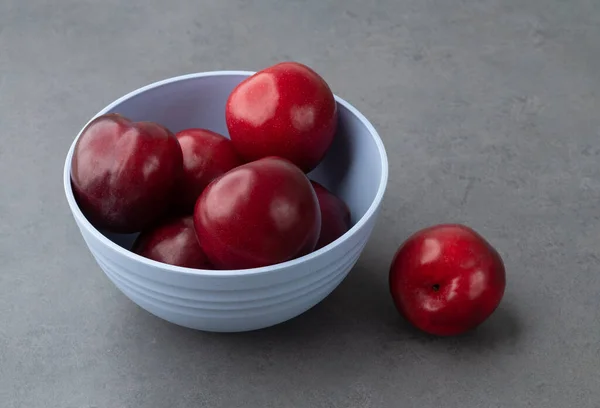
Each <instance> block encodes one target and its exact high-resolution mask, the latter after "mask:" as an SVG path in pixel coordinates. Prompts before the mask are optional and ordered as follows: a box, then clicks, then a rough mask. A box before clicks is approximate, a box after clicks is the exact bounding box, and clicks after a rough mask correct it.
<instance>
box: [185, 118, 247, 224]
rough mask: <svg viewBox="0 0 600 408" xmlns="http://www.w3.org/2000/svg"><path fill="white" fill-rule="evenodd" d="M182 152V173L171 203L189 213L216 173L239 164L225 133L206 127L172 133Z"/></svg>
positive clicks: (222, 172)
mask: <svg viewBox="0 0 600 408" xmlns="http://www.w3.org/2000/svg"><path fill="white" fill-rule="evenodd" d="M175 137H176V138H177V140H178V141H179V145H180V146H181V151H182V152H183V174H182V176H181V178H180V180H179V183H178V187H177V192H176V197H175V205H177V206H178V208H179V209H180V210H181V211H182V212H185V213H189V214H191V213H192V212H193V210H194V205H195V204H196V200H197V199H198V197H200V194H202V191H204V189H205V188H206V186H207V185H208V184H209V183H210V182H211V181H213V180H214V179H215V178H217V177H218V176H220V175H222V174H225V173H227V172H228V171H229V170H231V169H233V168H234V167H237V166H240V165H241V164H242V161H241V159H240V158H239V156H238V154H237V153H236V151H235V149H234V147H233V144H232V143H231V141H230V140H229V139H227V138H226V137H225V136H222V135H220V134H218V133H215V132H212V131H210V130H207V129H186V130H182V131H181V132H179V133H177V134H176V135H175Z"/></svg>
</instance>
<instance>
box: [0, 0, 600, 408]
mask: <svg viewBox="0 0 600 408" xmlns="http://www.w3.org/2000/svg"><path fill="white" fill-rule="evenodd" d="M282 59H295V60H299V61H302V62H304V63H307V64H309V65H311V66H313V67H314V68H315V69H316V70H317V71H318V72H320V73H321V74H322V75H323V76H324V77H325V78H326V79H327V80H328V81H329V82H330V84H331V86H332V87H333V89H334V90H335V92H336V93H338V94H339V95H340V96H342V97H344V98H346V99H348V100H349V101H351V102H352V103H353V104H355V105H356V106H357V107H358V108H359V109H360V110H362V111H363V112H364V113H365V114H366V115H367V116H368V117H369V118H370V119H371V120H372V121H373V122H374V124H375V125H376V127H377V128H378V129H379V131H380V133H381V135H382V137H383V139H384V141H385V143H386V146H387V149H388V153H389V157H390V184H389V190H388V193H387V196H386V199H385V205H384V210H383V213H382V215H381V219H380V222H379V224H378V227H377V228H376V230H375V232H374V234H373V238H372V240H371V242H370V244H369V245H368V247H367V249H366V251H365V253H364V255H363V256H362V258H361V259H360V261H359V264H358V265H357V266H356V268H355V270H354V271H353V272H352V273H351V275H350V276H349V277H348V279H347V280H346V281H345V282H344V283H343V284H342V285H341V286H340V287H339V289H338V290H336V291H335V292H334V293H333V294H332V295H331V296H330V297H329V298H328V299H326V301H324V302H323V303H322V304H320V305H319V306H317V307H316V308H314V309H313V310H311V311H309V312H308V313H306V314H305V315H303V316H301V317H299V318H297V319H295V320H293V321H290V322H288V323H286V324H283V325H280V326H278V327H275V328H272V329H268V330H263V331H259V332H254V333H247V334H238V335H217V334H204V333H199V332H193V331H189V330H184V329H181V328H178V327H175V326H172V325H169V324H167V323H164V322H162V321H160V320H158V319H157V318H154V317H152V316H150V315H148V314H147V313H145V312H144V311H142V310H140V309H139V308H138V307H136V306H135V305H134V304H132V303H131V302H130V301H129V300H127V299H126V298H125V297H124V296H123V295H121V294H120V293H119V292H118V291H117V290H116V289H115V288H114V287H113V286H112V284H111V283H110V282H109V281H108V280H107V279H106V278H105V277H104V275H103V274H102V273H101V271H100V269H99V268H98V267H97V266H96V264H95V263H94V261H93V259H92V258H91V256H90V255H89V253H88V252H87V250H86V247H85V245H84V243H83V241H82V239H81V238H80V236H79V234H78V231H77V229H76V227H75V224H74V222H73V221H72V219H71V216H70V214H69V211H68V208H67V205H66V202H65V200H64V198H63V192H62V184H61V183H62V182H61V175H62V166H63V160H64V156H65V154H66V152H67V149H68V146H69V144H70V143H71V141H72V139H73V138H74V137H75V135H76V134H77V132H78V130H79V129H80V127H81V126H82V125H83V124H84V123H85V122H86V121H87V120H88V118H89V117H90V116H92V115H93V114H94V113H95V112H97V111H98V110H99V109H101V108H102V107H103V106H105V105H106V104H107V103H109V102H110V101H112V100H114V99H115V98H117V97H119V96H121V95H122V94H124V93H126V92H128V91H131V90H133V89H135V88H137V87H139V86H141V85H145V84H147V83H150V82H152V81H155V80H159V79H163V78H166V77H169V76H174V75H178V74H182V73H188V72H196V71H204V70H215V69H259V68H261V67H264V66H267V65H270V64H271V63H274V62H276V61H279V60H282ZM599 92H600V2H598V1H596V0H569V1H564V0H502V1H500V0H332V1H326V0H304V1H300V0H294V1H292V0H289V1H282V0H260V1H256V2H247V1H245V0H220V1H217V0H213V1H198V0H194V1H193V0H175V1H173V2H172V3H168V2H166V1H159V0H148V1H144V2H133V1H124V0H104V1H94V0H55V1H52V2H50V1H45V0H24V1H18V0H1V1H0V142H1V143H0V186H1V188H0V263H1V266H0V271H1V272H0V406H2V407H3V408H37V407H43V408H45V407H56V408H90V407H98V408H104V407H106V408H129V407H157V408H163V407H169V408H179V407H180V408H187V407H215V408H219V407H223V408H225V407H242V406H244V407H263V408H265V407H394V408H395V407H419V408H429V407H445V408H459V407H460V408H464V407H507V408H509V407H510V408H515V407H556V408H565V407H578V408H587V407H598V406H600V354H599V353H600V352H599V349H600V296H598V292H599V291H600V249H599V244H600V215H599V214H600V207H599V205H600V200H599V198H600V115H599V113H600V110H599V109H600V103H599V102H600V99H599ZM446 221H453V222H464V223H467V224H469V225H471V226H473V227H474V228H476V229H477V230H479V231H480V232H481V233H482V234H484V235H485V236H486V237H487V238H488V239H489V240H490V241H491V242H492V243H493V244H494V245H495V246H496V247H497V248H498V250H499V251H500V252H501V253H502V255H503V257H504V259H505V262H506V266H507V270H508V287H507V293H506V297H505V299H504V301H503V304H502V306H501V308H500V310H498V312H497V313H496V314H495V315H494V316H493V317H492V318H491V319H490V320H489V321H488V322H487V323H486V324H484V325H483V326H482V327H481V328H480V329H479V330H477V331H475V332H473V333H471V334H469V335H466V336H463V337H461V338H455V339H432V338H428V337H426V336H423V335H420V334H418V333H416V332H415V331H413V330H411V329H410V328H409V327H407V325H406V324H405V323H403V322H402V320H401V319H400V318H399V317H398V315H397V313H396V312H395V310H394V308H393V305H392V303H391V300H390V298H389V296H388V292H387V281H386V279H387V268H388V264H389V261H390V259H391V256H392V255H393V252H394V250H395V248H396V247H397V245H399V244H400V243H401V242H402V241H403V240H404V239H405V238H406V237H407V236H408V235H409V234H410V233H411V232H413V231H415V230H416V229H419V228H421V227H423V226H426V225H429V224H433V223H437V222H446Z"/></svg>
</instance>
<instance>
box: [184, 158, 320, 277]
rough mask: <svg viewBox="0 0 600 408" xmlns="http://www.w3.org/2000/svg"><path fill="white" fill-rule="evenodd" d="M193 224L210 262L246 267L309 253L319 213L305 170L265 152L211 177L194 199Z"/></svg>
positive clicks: (313, 245)
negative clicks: (222, 173)
mask: <svg viewBox="0 0 600 408" xmlns="http://www.w3.org/2000/svg"><path fill="white" fill-rule="evenodd" d="M194 225H195V227H196V233H197V234H198V238H199V241H200V245H201V246H202V248H203V250H204V252H205V253H206V255H207V256H208V258H209V259H210V261H211V263H212V264H213V265H215V266H216V267H217V268H219V269H246V268H255V267H260V266H267V265H273V264H276V263H280V262H284V261H288V260H291V259H293V258H296V257H299V256H302V255H305V254H308V253H309V252H311V251H312V250H313V249H314V248H315V246H316V244H317V240H318V238H319V231H320V228H321V214H320V211H319V203H318V201H317V196H316V194H315V192H314V190H313V188H312V186H311V184H310V181H309V180H308V178H307V177H306V176H305V174H304V173H303V172H302V171H301V170H300V169H299V168H298V167H296V166H295V165H293V164H292V163H290V162H289V161H287V160H285V159H281V158H277V157H268V158H264V159H260V160H257V161H254V162H251V163H248V164H244V165H242V166H240V167H236V168H235V169H233V170H231V171H230V172H228V173H226V174H225V175H223V176H221V177H220V178H218V179H216V180H215V181H213V182H212V183H211V184H210V185H209V186H208V187H207V188H206V189H205V190H204V192H203V193H202V195H201V196H200V198H199V199H198V201H197V203H196V208H195V211H194Z"/></svg>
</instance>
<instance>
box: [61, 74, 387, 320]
mask: <svg viewBox="0 0 600 408" xmlns="http://www.w3.org/2000/svg"><path fill="white" fill-rule="evenodd" d="M252 74H253V72H246V71H215V72H204V73H197V74H190V75H183V76H178V77H175V78H170V79H166V80H164V81H160V82H156V83H153V84H151V85H148V86H145V87H142V88H140V89H138V90H136V91H133V92H131V93H129V94H127V95H125V96H123V97H121V98H119V99H117V100H116V101H114V102H113V103H111V104H110V105H108V106H107V107H105V108H104V109H102V110H101V111H100V112H99V113H98V114H97V115H96V116H99V115H103V114H106V113H111V112H118V113H121V114H122V115H124V116H126V117H129V118H130V119H132V120H135V121H144V120H149V121H155V122H158V123H161V124H163V125H165V126H166V127H168V128H169V129H170V130H171V131H172V132H178V131H180V130H183V129H186V128H191V127H203V128H207V129H210V130H213V131H215V132H218V133H221V134H223V135H226V136H228V132H227V127H226V124H225V103H226V101H227V98H228V96H229V94H230V92H231V91H232V90H233V88H234V87H235V86H236V85H237V84H238V83H240V82H241V81H242V80H244V79H245V78H246V77H248V76H250V75H252ZM336 101H337V104H338V109H339V127H338V133H337V135H336V137H335V140H334V142H333V145H332V146H331V149H330V150H329V152H328V153H327V155H326V157H325V158H324V160H323V161H322V163H321V164H320V165H319V166H318V167H317V168H316V169H315V170H313V171H312V172H311V173H310V174H309V177H310V178H312V179H314V180H316V181H318V182H320V183H321V184H323V185H324V186H326V187H327V188H329V189H330V190H331V191H333V192H334V193H335V194H337V195H338V196H340V197H341V198H342V199H343V200H344V201H345V202H346V203H347V204H348V206H349V208H350V210H351V213H352V221H353V227H352V228H351V229H350V230H349V231H348V232H347V233H346V234H345V235H343V236H342V237H340V238H339V239H337V240H336V241H334V242H332V243H331V244H329V245H327V246H325V247H323V248H321V249H319V250H318V251H315V252H313V253H311V254H309V255H306V256H303V257H301V258H297V259H294V260H291V261H288V262H284V263H280V264H277V265H272V266H267V267H262V268H254V269H245V270H219V271H212V270H199V269H190V268H183V267H177V266H172V265H167V264H163V263H160V262H155V261H152V260H150V259H146V258H144V257H141V256H139V255H136V254H134V253H133V252H130V251H129V248H130V247H131V244H132V243H133V240H134V239H135V235H119V234H110V233H103V232H101V231H99V230H98V229H96V228H95V227H94V226H93V225H92V224H91V223H90V222H89V221H88V220H87V219H86V217H85V216H84V215H83V213H82V212H81V210H80V209H79V207H78V205H77V202H76V201H75V197H74V196H73V190H72V188H71V181H70V177H71V159H72V156H73V150H74V148H75V143H76V141H77V139H78V138H79V137H80V135H81V132H80V133H79V135H78V136H77V138H76V139H75V141H73V144H72V145H71V148H70V149H69V152H68V154H67V158H66V161H65V167H64V189H65V194H66V198H67V202H68V205H69V207H70V209H71V212H72V214H73V217H74V219H75V222H76V223H77V226H78V227H79V230H80V232H81V235H82V237H83V239H84V240H85V243H86V244H87V247H88V248H89V250H90V252H91V253H92V255H93V256H94V258H95V260H96V261H97V263H98V265H99V266H100V268H101V269H102V271H103V272H104V273H105V274H106V276H107V277H108V278H109V279H110V280H111V281H112V282H113V283H114V284H115V286H116V287H117V288H118V289H119V290H120V291H121V292H123V294H125V296H127V297H128V298H129V299H131V300H132V301H133V302H134V303H136V304H137V305H138V306H140V307H141V308H143V309H145V310H146V311H148V312H150V313H151V314H153V315H155V316H157V317H159V318H161V319H164V320H166V321H168V322H171V323H174V324H176V325H180V326H184V327H188V328H191V329H197V330H203V331H213V332H241V331H249V330H256V329H261V328H265V327H269V326H273V325H276V324H278V323H282V322H284V321H287V320H289V319H291V318H294V317H296V316H298V315H300V314H302V313H304V312H305V311H307V310H308V309H310V308H312V307H313V306H315V305H316V304H318V303H319V302H320V301H322V300H323V299H324V298H325V297H327V295H329V294H330V293H331V292H332V291H333V290H334V289H335V288H336V287H337V286H338V285H339V284H340V283H341V282H342V280H344V278H345V277H346V276H347V275H348V273H349V272H350V270H351V269H352V267H353V266H354V265H355V263H356V262H357V260H358V258H359V256H360V254H361V252H362V251H363V249H364V247H365V244H366V243H367V240H368V239H369V237H370V235H371V233H372V231H373V227H374V225H375V222H376V218H377V214H378V213H379V210H380V207H381V201H382V198H383V195H384V192H385V188H386V184H387V179H388V162H387V157H386V153H385V149H384V146H383V143H382V141H381V139H380V138H379V136H378V134H377V131H376V130H375V129H374V128H373V126H372V125H371V123H370V122H369V121H368V120H367V119H366V118H365V117H364V116H363V115H362V114H361V113H360V112H359V111H358V110H357V109H356V108H354V107H353V106H352V105H350V104H349V103H348V102H346V101H344V100H343V99H341V98H339V97H337V96H336ZM92 119H93V118H92ZM90 121H91V120H90ZM84 128H85V127H84ZM82 130H83V129H82Z"/></svg>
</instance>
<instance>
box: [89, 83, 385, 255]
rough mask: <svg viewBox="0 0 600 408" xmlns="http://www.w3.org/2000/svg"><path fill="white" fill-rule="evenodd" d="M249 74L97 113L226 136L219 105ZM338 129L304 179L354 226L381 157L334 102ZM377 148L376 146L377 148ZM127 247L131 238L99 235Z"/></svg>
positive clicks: (347, 109)
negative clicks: (347, 213) (321, 189)
mask: <svg viewBox="0 0 600 408" xmlns="http://www.w3.org/2000/svg"><path fill="white" fill-rule="evenodd" d="M248 75H249V73H244V72H238V73H235V72H233V73H229V74H222V75H214V74H213V75H205V76H186V77H180V78H179V79H177V78H176V79H174V80H167V81H163V82H161V83H159V84H158V85H150V86H148V87H145V88H143V89H141V90H139V91H136V92H133V93H131V94H129V95H127V96H125V97H123V98H121V99H119V100H118V101H116V102H114V103H113V104H111V105H109V106H108V107H107V108H105V109H104V110H103V111H101V112H100V113H99V115H100V114H105V113H111V112H118V113H120V114H122V115H124V116H126V117H128V118H130V119H132V120H134V121H154V122H158V123H161V124H162V125H164V126H166V127H167V128H169V129H170V130H171V131H172V132H178V131H180V130H183V129H186V128H192V127H201V128H206V129H210V130H212V131H215V132H218V133H221V134H223V135H225V136H227V137H229V134H228V132H227V126H226V124H225V104H226V101H227V98H228V96H229V94H230V93H231V91H232V90H233V88H234V87H235V86H236V85H237V84H238V83H240V82H241V81H242V80H243V79H244V78H246V77H247V76H248ZM336 99H337V102H338V109H339V126H338V132H337V135H336V137H335V140H334V143H333V145H332V147H331V149H330V150H329V152H328V153H327V156H326V157H325V159H324V160H323V161H322V162H321V164H320V165H319V166H318V167H317V168H316V169H315V170H314V171H312V172H311V173H310V174H309V177H310V178H311V179H313V180H316V181H318V182H320V183H321V184H323V185H324V186H326V187H327V188H329V189H330V190H331V191H333V192H334V193H335V194H337V195H338V196H339V197H341V198H342V199H343V200H344V201H345V202H346V203H347V204H348V206H349V208H350V210H351V212H352V221H353V223H356V222H357V221H358V220H359V219H360V218H361V217H363V216H364V215H365V213H366V212H367V210H368V209H369V207H370V206H371V205H372V204H373V202H374V200H375V199H376V197H377V194H378V192H379V191H380V190H382V188H384V187H385V186H382V184H385V178H386V176H387V174H383V173H384V172H386V171H387V170H386V169H387V163H385V153H384V152H383V146H382V145H381V142H380V140H379V139H378V137H377V136H376V134H375V130H374V129H373V128H372V126H371V125H370V124H369V123H368V122H367V121H366V119H365V118H364V117H362V115H361V114H360V113H358V112H357V111H356V109H354V108H353V107H352V106H351V105H349V104H348V103H347V102H345V101H343V100H342V99H340V98H337V97H336ZM378 144H379V145H378ZM105 235H106V236H107V237H108V238H109V239H110V240H112V241H113V242H115V243H117V244H119V245H120V246H122V247H125V248H129V247H130V245H131V243H132V241H133V239H134V236H121V235H116V234H105Z"/></svg>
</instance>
